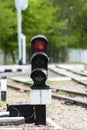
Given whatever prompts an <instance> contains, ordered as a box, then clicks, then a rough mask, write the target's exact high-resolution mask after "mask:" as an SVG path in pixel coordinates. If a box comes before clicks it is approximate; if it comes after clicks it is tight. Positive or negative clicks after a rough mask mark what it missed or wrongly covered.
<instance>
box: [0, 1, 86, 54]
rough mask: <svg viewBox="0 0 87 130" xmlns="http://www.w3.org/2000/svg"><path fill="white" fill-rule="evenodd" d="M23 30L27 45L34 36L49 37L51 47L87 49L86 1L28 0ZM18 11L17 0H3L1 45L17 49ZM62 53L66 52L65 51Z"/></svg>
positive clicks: (0, 9) (23, 15)
mask: <svg viewBox="0 0 87 130" xmlns="http://www.w3.org/2000/svg"><path fill="white" fill-rule="evenodd" d="M22 32H23V34H24V35H26V39H27V48H29V46H30V39H31V38H32V36H33V35H36V34H43V35H45V36H46V37H47V38H48V39H49V49H50V50H52V49H53V48H58V50H59V49H60V51H59V53H60V52H61V50H62V49H61V48H68V47H75V48H87V42H86V41H87V0H73V1H71V0H66V1H65V0H29V6H28V8H27V9H26V10H24V11H22ZM17 42H18V41H17V11H16V9H15V5H14V0H13V1H10V0H4V1H3V0H0V48H1V49H2V50H3V51H5V53H9V52H12V51H14V50H16V49H17ZM62 52H63V51H62Z"/></svg>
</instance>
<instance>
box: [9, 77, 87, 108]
mask: <svg viewBox="0 0 87 130" xmlns="http://www.w3.org/2000/svg"><path fill="white" fill-rule="evenodd" d="M7 86H8V87H9V88H11V89H13V90H16V91H19V92H25V93H29V87H30V86H31V83H26V82H21V81H19V82H18V80H17V81H16V79H15V80H9V81H8V84H7ZM52 98H53V99H63V100H65V103H66V104H75V105H81V106H85V107H87V100H86V99H87V93H86V92H78V91H71V90H66V89H60V88H52Z"/></svg>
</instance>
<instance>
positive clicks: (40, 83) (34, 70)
mask: <svg viewBox="0 0 87 130" xmlns="http://www.w3.org/2000/svg"><path fill="white" fill-rule="evenodd" d="M47 47H48V39H47V38H46V37H45V36H43V35H36V36H34V37H33V38H32V39H31V75H30V77H31V78H32V80H33V85H32V86H31V89H30V104H34V105H37V107H36V108H37V109H36V119H37V120H36V124H46V104H50V103H51V89H50V87H49V86H48V85H46V80H47V77H48V60H49V58H48V55H47V49H48V48H47ZM41 110H42V111H43V117H41V116H40V115H42V114H41V113H40V112H41ZM38 115H39V116H38ZM41 119H42V120H41Z"/></svg>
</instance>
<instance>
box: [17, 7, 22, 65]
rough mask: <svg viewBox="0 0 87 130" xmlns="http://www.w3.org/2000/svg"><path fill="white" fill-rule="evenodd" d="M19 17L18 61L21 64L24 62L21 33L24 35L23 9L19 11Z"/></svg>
mask: <svg viewBox="0 0 87 130" xmlns="http://www.w3.org/2000/svg"><path fill="white" fill-rule="evenodd" d="M17 17H18V61H19V64H21V62H22V61H21V60H22V50H21V33H22V23H21V19H22V18H21V9H20V8H18V9H17Z"/></svg>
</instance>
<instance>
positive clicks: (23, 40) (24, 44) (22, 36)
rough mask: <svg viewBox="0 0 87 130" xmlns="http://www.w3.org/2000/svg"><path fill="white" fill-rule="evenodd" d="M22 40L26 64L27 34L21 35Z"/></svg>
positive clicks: (23, 58)
mask: <svg viewBox="0 0 87 130" xmlns="http://www.w3.org/2000/svg"><path fill="white" fill-rule="evenodd" d="M21 40H22V63H23V64H26V37H25V35H23V34H22V35H21Z"/></svg>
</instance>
